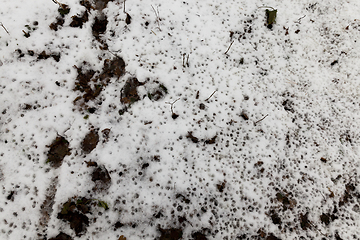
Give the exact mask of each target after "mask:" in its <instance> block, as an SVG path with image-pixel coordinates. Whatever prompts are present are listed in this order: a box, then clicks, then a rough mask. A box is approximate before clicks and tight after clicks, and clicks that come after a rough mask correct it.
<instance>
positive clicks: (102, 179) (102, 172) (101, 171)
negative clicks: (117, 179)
mask: <svg viewBox="0 0 360 240" xmlns="http://www.w3.org/2000/svg"><path fill="white" fill-rule="evenodd" d="M91 180H92V181H93V182H94V183H95V187H94V188H93V191H105V190H107V189H108V188H109V187H110V185H111V177H110V174H109V172H108V170H107V169H106V168H105V167H104V166H98V167H96V168H95V169H94V171H93V172H92V174H91Z"/></svg>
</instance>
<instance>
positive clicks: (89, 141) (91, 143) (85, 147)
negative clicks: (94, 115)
mask: <svg viewBox="0 0 360 240" xmlns="http://www.w3.org/2000/svg"><path fill="white" fill-rule="evenodd" d="M98 142H99V129H92V130H91V131H90V132H89V133H88V134H86V136H85V138H84V139H83V141H82V142H81V150H82V152H83V153H84V154H89V153H90V152H91V151H92V150H94V149H95V148H96V146H97V144H98Z"/></svg>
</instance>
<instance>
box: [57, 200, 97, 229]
mask: <svg viewBox="0 0 360 240" xmlns="http://www.w3.org/2000/svg"><path fill="white" fill-rule="evenodd" d="M91 207H92V200H91V199H87V198H85V197H83V198H79V199H75V198H71V199H69V200H68V201H67V202H65V203H64V204H63V205H62V210H61V212H60V213H58V215H57V218H58V219H62V220H64V221H67V222H69V224H70V228H71V229H73V230H74V231H75V233H76V236H82V235H83V234H84V233H85V232H86V229H87V227H88V226H89V218H88V217H87V216H86V214H87V213H90V211H91Z"/></svg>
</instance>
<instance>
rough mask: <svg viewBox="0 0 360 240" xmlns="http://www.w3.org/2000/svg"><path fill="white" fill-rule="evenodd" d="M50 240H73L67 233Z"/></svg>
mask: <svg viewBox="0 0 360 240" xmlns="http://www.w3.org/2000/svg"><path fill="white" fill-rule="evenodd" d="M49 240H73V239H72V237H71V236H69V235H67V234H66V233H62V232H61V233H59V234H58V235H56V237H53V238H50V239H49Z"/></svg>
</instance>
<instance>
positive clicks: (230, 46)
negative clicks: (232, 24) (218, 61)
mask: <svg viewBox="0 0 360 240" xmlns="http://www.w3.org/2000/svg"><path fill="white" fill-rule="evenodd" d="M233 43H234V40H233V41H232V42H231V43H230V46H229V47H228V49H227V50H226V52H225V53H224V54H227V53H228V51H229V50H230V48H231V45H233Z"/></svg>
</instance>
